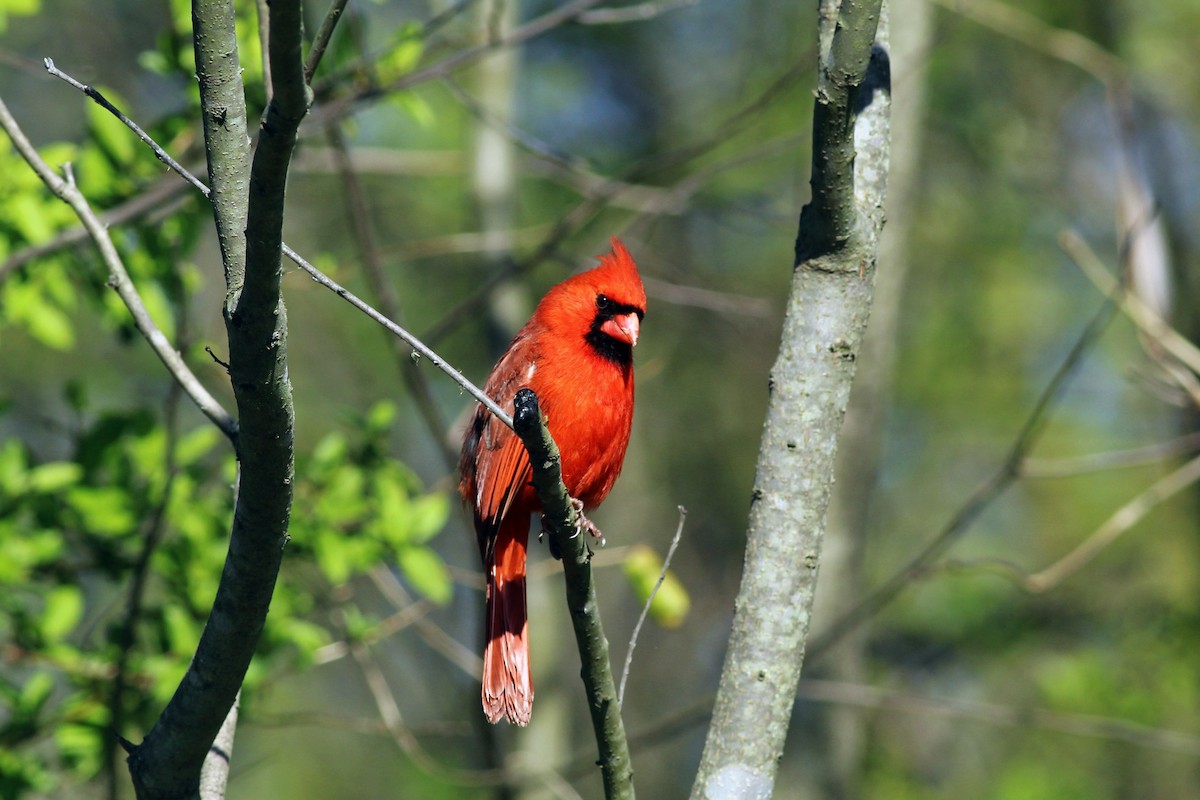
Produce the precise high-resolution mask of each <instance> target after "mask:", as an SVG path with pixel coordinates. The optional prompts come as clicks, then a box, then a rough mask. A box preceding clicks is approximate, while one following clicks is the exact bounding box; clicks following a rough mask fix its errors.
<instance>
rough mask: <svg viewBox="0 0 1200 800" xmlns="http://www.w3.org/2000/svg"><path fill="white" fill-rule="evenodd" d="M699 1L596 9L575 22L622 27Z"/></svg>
mask: <svg viewBox="0 0 1200 800" xmlns="http://www.w3.org/2000/svg"><path fill="white" fill-rule="evenodd" d="M698 2H700V0H652V1H651V2H647V3H638V4H637V5H632V6H621V7H620V8H596V9H593V10H591V11H585V12H583V13H582V14H580V15H579V19H578V20H577V21H578V22H580V23H581V24H583V25H622V24H624V23H626V22H645V21H646V20H648V19H654V18H655V17H659V16H662V15H663V14H666V13H669V12H671V11H678V10H679V9H681V8H690V7H691V6H694V5H696V3H698Z"/></svg>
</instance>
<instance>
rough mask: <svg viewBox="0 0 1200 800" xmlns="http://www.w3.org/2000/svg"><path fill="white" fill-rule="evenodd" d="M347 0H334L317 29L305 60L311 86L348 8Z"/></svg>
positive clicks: (307, 79)
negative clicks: (334, 32) (335, 29)
mask: <svg viewBox="0 0 1200 800" xmlns="http://www.w3.org/2000/svg"><path fill="white" fill-rule="evenodd" d="M347 2H349V0H333V2H332V3H331V4H330V6H329V11H328V12H326V14H325V19H323V20H322V21H321V27H320V28H318V29H317V35H316V36H314V37H313V41H312V46H311V47H309V49H308V58H307V59H305V61H304V81H305V82H306V83H307V84H308V85H309V86H311V85H312V79H313V75H315V74H316V72H317V67H319V66H320V65H321V59H322V58H323V57H324V55H325V50H326V49H327V48H328V47H329V40H330V39H332V38H333V31H334V28H336V27H337V23H338V20H340V19H341V18H342V12H344V11H345V10H346V3H347Z"/></svg>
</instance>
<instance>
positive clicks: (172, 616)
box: [163, 605, 200, 655]
mask: <svg viewBox="0 0 1200 800" xmlns="http://www.w3.org/2000/svg"><path fill="white" fill-rule="evenodd" d="M163 627H164V628H165V629H166V634H167V643H168V646H169V647H170V649H171V652H172V653H179V654H187V655H190V654H192V653H193V652H195V650H196V645H197V644H199V643H200V625H199V624H198V623H197V622H196V620H194V619H192V616H191V614H189V613H188V612H187V611H186V610H184V609H183V608H182V607H180V606H178V605H169V606H166V607H164V608H163Z"/></svg>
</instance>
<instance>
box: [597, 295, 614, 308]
mask: <svg viewBox="0 0 1200 800" xmlns="http://www.w3.org/2000/svg"><path fill="white" fill-rule="evenodd" d="M596 308H598V309H600V310H601V311H608V310H609V309H610V308H612V300H609V299H608V296H607V295H603V294H598V295H596Z"/></svg>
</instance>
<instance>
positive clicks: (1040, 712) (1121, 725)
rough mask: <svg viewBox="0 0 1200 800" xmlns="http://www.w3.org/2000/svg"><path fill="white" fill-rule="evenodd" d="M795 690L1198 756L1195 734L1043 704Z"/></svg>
mask: <svg viewBox="0 0 1200 800" xmlns="http://www.w3.org/2000/svg"><path fill="white" fill-rule="evenodd" d="M798 694H799V696H801V697H803V698H804V699H805V700H810V701H813V702H818V703H839V704H842V705H849V706H857V707H859V708H873V709H880V710H885V711H900V712H902V713H910V714H926V715H930V716H938V717H948V718H957V719H967V720H975V721H979V722H986V723H989V724H992V725H1002V726H1005V727H1032V728H1040V729H1042V730H1047V731H1054V732H1056V733H1066V734H1070V735H1072V736H1086V737H1089V738H1095V739H1107V740H1111V741H1119V742H1125V743H1126V744H1131V745H1134V746H1135V747H1142V748H1147V749H1153V750H1162V751H1166V752H1173V753H1182V754H1185V755H1190V756H1193V757H1195V756H1200V736H1196V735H1194V734H1191V733H1184V732H1182V731H1172V730H1164V729H1161V728H1151V727H1148V726H1146V725H1139V724H1138V723H1136V722H1131V721H1129V720H1125V719H1118V718H1115V717H1097V716H1092V715H1090V714H1067V713H1063V712H1060V711H1051V710H1049V709H1045V708H1020V707H1015V706H1003V705H998V704H995V703H980V702H977V701H973V700H960V699H956V698H949V697H923V696H921V695H916V694H911V693H909V692H901V691H897V690H894V689H884V688H880V687H876V686H860V685H855V684H847V683H841V682H838V681H826V680H809V679H805V680H802V681H800V690H799V692H798Z"/></svg>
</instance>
